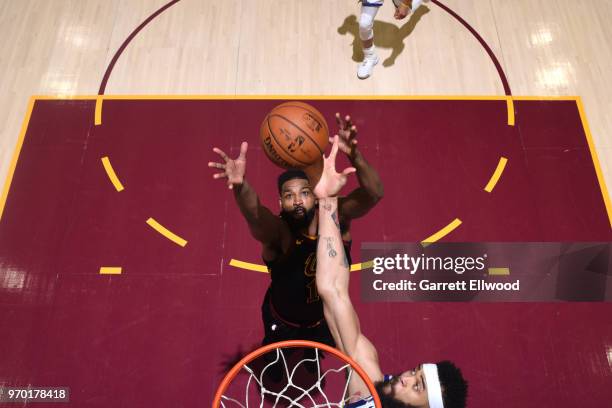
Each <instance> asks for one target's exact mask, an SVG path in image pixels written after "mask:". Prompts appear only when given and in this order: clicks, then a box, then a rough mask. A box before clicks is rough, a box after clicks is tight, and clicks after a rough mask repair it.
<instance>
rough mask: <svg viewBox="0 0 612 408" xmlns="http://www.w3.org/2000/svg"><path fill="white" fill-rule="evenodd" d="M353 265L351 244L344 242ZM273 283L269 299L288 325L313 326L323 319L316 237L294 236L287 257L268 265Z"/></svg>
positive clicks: (281, 257)
mask: <svg viewBox="0 0 612 408" xmlns="http://www.w3.org/2000/svg"><path fill="white" fill-rule="evenodd" d="M343 244H344V251H345V252H346V257H347V259H348V262H349V265H350V263H351V253H350V250H351V243H350V242H343ZM266 266H267V267H268V270H269V271H270V276H271V277H272V283H271V284H270V296H271V302H272V307H273V308H274V310H275V312H276V313H277V314H278V315H279V316H280V317H282V318H283V319H284V320H287V321H288V322H291V323H294V324H299V325H306V326H307V325H311V324H315V323H317V322H319V321H320V320H322V319H323V303H322V302H321V299H320V298H319V294H318V293H317V283H316V279H315V274H316V272H317V238H316V237H311V236H307V235H299V236H294V237H293V239H292V243H291V246H290V248H289V250H288V251H287V253H286V254H284V255H281V256H280V257H279V258H278V259H276V260H274V261H272V262H266Z"/></svg>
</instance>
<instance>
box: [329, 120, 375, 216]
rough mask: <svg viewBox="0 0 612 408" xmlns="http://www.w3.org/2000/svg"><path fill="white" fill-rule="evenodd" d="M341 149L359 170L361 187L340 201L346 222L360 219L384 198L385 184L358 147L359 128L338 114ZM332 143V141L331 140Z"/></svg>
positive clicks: (341, 211)
mask: <svg viewBox="0 0 612 408" xmlns="http://www.w3.org/2000/svg"><path fill="white" fill-rule="evenodd" d="M336 122H337V123H338V136H339V148H340V150H341V151H342V152H344V153H345V154H346V155H347V157H348V159H349V160H350V162H351V165H352V166H353V167H355V169H356V170H357V179H358V180H359V187H358V188H356V189H355V190H353V191H352V192H351V193H350V194H349V195H347V196H346V197H343V198H341V199H340V215H341V217H342V218H343V220H344V219H346V220H351V219H354V218H359V217H362V216H364V215H365V214H366V213H367V212H368V211H370V210H371V209H372V208H373V207H374V206H375V205H376V204H377V203H378V202H379V201H380V200H381V199H382V197H383V195H384V190H383V184H382V181H381V180H380V176H379V175H378V172H377V171H376V170H375V169H374V167H372V166H371V165H370V163H368V162H367V160H366V159H365V157H364V156H363V154H362V153H361V151H360V150H359V149H358V147H357V127H356V126H355V125H353V122H352V120H351V117H350V116H346V117H345V118H344V119H343V118H342V117H341V116H340V114H339V113H336ZM330 141H331V140H330Z"/></svg>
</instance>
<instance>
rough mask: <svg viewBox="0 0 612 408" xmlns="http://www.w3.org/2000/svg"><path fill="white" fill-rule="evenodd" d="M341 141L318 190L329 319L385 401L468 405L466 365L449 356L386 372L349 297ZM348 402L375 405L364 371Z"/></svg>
mask: <svg viewBox="0 0 612 408" xmlns="http://www.w3.org/2000/svg"><path fill="white" fill-rule="evenodd" d="M337 152H338V142H337V141H335V143H334V146H333V147H332V151H331V153H330V155H329V157H327V158H325V159H324V167H323V174H322V175H321V179H320V180H319V182H318V183H317V185H316V187H315V189H314V194H315V195H316V196H317V197H318V199H319V214H318V217H319V242H318V248H317V274H316V282H317V289H318V291H319V295H320V296H321V298H322V299H323V309H324V313H325V319H326V320H327V323H328V325H329V328H330V330H331V333H332V335H333V337H334V340H335V341H336V344H337V347H338V348H339V349H340V351H342V352H343V353H345V354H347V355H348V356H349V357H351V358H352V359H353V360H355V361H356V362H357V363H358V364H359V365H360V366H361V367H362V368H363V369H364V371H365V372H366V374H367V375H368V377H370V379H371V380H372V381H373V382H374V383H375V386H376V390H377V393H378V395H379V397H380V399H381V403H382V406H383V407H423V408H424V407H429V408H463V407H465V400H466V394H467V383H466V382H465V380H464V379H463V377H462V375H461V371H460V370H459V369H458V368H457V367H455V365H454V364H453V363H451V362H449V361H442V362H439V363H437V364H421V365H419V366H418V367H416V368H414V369H412V370H408V371H405V372H403V373H402V374H399V375H396V376H385V375H383V373H382V371H381V368H380V365H379V363H378V356H377V353H376V348H375V347H374V345H373V344H372V343H371V342H370V341H369V340H368V339H367V338H366V337H365V336H364V335H363V333H362V332H361V328H360V325H359V317H358V316H357V314H356V312H355V309H354V308H353V304H352V302H351V299H350V297H349V265H348V262H347V258H346V256H345V254H344V249H343V247H342V245H341V234H340V228H339V224H338V221H337V220H338V217H337V214H338V206H339V204H338V198H337V197H336V195H337V194H338V192H339V191H340V189H341V188H342V186H343V185H344V184H345V183H346V178H347V174H349V173H350V172H351V170H350V169H349V170H348V171H347V170H345V171H344V172H343V173H341V174H339V173H337V172H336V169H335V160H336V154H337ZM348 395H349V396H351V400H350V401H349V405H348V406H347V407H349V408H355V407H363V408H366V407H367V408H373V407H374V401H373V397H372V395H371V394H370V391H369V390H368V388H367V387H366V385H365V383H364V382H363V381H362V380H361V378H359V376H352V377H351V379H350V382H349V390H348Z"/></svg>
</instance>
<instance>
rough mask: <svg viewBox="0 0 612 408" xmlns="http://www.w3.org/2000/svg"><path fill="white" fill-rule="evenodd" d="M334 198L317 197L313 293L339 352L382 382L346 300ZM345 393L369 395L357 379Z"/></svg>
mask: <svg viewBox="0 0 612 408" xmlns="http://www.w3.org/2000/svg"><path fill="white" fill-rule="evenodd" d="M337 214H338V199H337V198H336V197H333V198H319V242H318V247H317V273H316V282H317V291H318V293H319V296H320V297H321V299H322V301H323V312H324V314H325V320H326V321H327V324H328V326H329V328H330V331H331V333H332V336H333V337H334V340H335V341H336V344H337V346H338V348H339V349H340V351H342V352H343V353H345V354H346V355H348V356H349V357H351V358H352V359H353V360H355V361H356V362H357V363H358V364H359V365H360V366H361V367H362V368H363V369H364V370H365V372H366V374H367V375H368V376H369V377H370V379H372V380H373V381H379V380H382V378H383V374H382V372H381V370H380V366H379V364H378V355H377V353H376V349H375V348H374V346H373V345H372V343H370V341H369V340H368V339H367V338H366V337H365V336H364V335H363V334H362V333H361V328H360V325H359V317H358V316H357V313H356V312H355V309H354V308H353V304H352V302H351V299H350V297H349V265H348V262H347V259H346V254H345V253H344V247H343V245H342V238H341V236H340V227H339V224H338V216H337ZM349 393H350V394H351V395H354V394H356V393H359V394H360V395H362V396H364V395H369V391H368V389H367V387H366V386H365V384H364V383H363V382H362V381H361V380H360V379H359V378H358V377H357V376H355V377H353V378H352V379H351V382H350V383H349Z"/></svg>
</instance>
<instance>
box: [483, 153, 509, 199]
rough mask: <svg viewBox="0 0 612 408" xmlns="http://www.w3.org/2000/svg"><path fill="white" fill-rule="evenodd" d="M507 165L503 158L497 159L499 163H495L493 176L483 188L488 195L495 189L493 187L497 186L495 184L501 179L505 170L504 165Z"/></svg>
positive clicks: (506, 160)
mask: <svg viewBox="0 0 612 408" xmlns="http://www.w3.org/2000/svg"><path fill="white" fill-rule="evenodd" d="M507 163H508V159H506V158H505V157H500V158H499V162H498V163H497V168H496V169H495V171H494V172H493V175H492V176H491V179H490V180H489V182H488V183H487V185H486V186H485V188H484V190H485V191H486V192H487V193H490V192H491V191H493V189H494V188H495V185H497V182H498V181H499V178H500V177H501V175H502V173H503V172H504V169H505V168H506V164H507Z"/></svg>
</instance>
